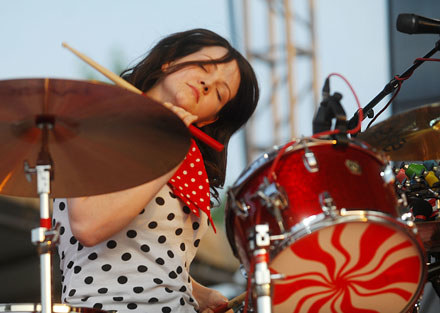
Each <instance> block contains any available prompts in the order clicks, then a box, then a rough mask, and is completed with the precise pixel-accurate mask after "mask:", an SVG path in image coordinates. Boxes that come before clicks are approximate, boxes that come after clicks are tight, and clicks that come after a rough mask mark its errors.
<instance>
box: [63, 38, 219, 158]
mask: <svg viewBox="0 0 440 313" xmlns="http://www.w3.org/2000/svg"><path fill="white" fill-rule="evenodd" d="M62 46H63V47H64V48H67V49H68V50H70V51H71V52H72V53H73V54H75V55H76V56H77V57H79V58H80V59H81V60H83V61H84V62H86V63H87V64H89V65H90V66H91V67H93V68H94V69H96V70H98V72H100V73H101V74H103V75H104V76H105V77H107V78H108V79H110V80H111V81H112V82H114V83H115V84H116V85H118V86H119V87H122V88H125V89H127V90H130V91H132V92H134V93H137V94H140V95H144V93H143V92H142V91H141V90H139V89H137V88H136V87H135V86H133V85H132V84H130V83H129V82H127V81H126V80H125V79H123V78H122V77H120V76H118V75H116V74H115V73H113V72H112V71H110V70H108V69H106V68H105V67H103V66H102V65H99V64H98V63H96V62H95V61H93V60H92V59H90V58H89V57H88V56H86V55H84V54H82V53H81V52H79V51H78V50H76V49H74V48H72V47H71V46H69V45H68V44H67V43H65V42H63V43H62ZM188 129H189V131H190V133H191V134H192V135H193V136H194V137H197V138H198V139H200V140H201V141H203V142H204V143H206V144H207V145H208V146H210V147H211V148H213V149H214V150H216V151H222V150H223V148H224V145H222V144H221V143H220V142H218V141H217V140H215V139H214V138H212V137H210V136H208V135H207V134H205V133H204V132H202V131H201V130H200V129H198V128H197V127H195V126H194V125H189V127H188Z"/></svg>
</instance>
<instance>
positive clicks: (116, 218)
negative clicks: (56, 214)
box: [67, 164, 180, 246]
mask: <svg viewBox="0 0 440 313" xmlns="http://www.w3.org/2000/svg"><path fill="white" fill-rule="evenodd" d="M179 166H180V164H179V165H178V166H177V167H175V168H174V169H172V170H171V171H169V172H168V173H166V174H164V175H162V176H161V177H159V178H156V179H155V180H153V181H150V182H147V183H145V184H142V185H140V186H136V187H134V188H130V189H126V190H121V191H117V192H113V193H109V194H103V195H97V196H90V197H81V198H71V199H67V205H68V212H69V221H70V227H71V229H72V233H73V235H74V236H75V238H76V239H78V240H79V241H80V242H81V244H83V245H84V246H93V245H96V244H98V243H100V242H102V241H104V240H106V239H108V238H109V237H111V236H112V235H114V234H116V233H117V232H119V231H120V230H121V229H123V228H124V227H125V226H127V225H128V224H129V223H130V222H131V221H132V220H133V219H134V218H135V217H136V216H137V215H138V214H139V213H140V212H141V210H142V209H143V208H144V207H145V206H146V205H147V204H148V202H150V201H151V200H152V199H153V198H154V196H155V195H156V194H157V193H158V192H159V190H160V189H161V188H162V187H163V186H164V185H165V184H166V183H167V182H168V181H169V179H170V178H171V177H172V176H173V174H174V173H175V171H176V170H177V169H178V167H179Z"/></svg>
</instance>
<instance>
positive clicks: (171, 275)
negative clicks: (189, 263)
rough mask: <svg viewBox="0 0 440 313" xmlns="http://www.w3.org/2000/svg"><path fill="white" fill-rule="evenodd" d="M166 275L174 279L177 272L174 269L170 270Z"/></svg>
mask: <svg viewBox="0 0 440 313" xmlns="http://www.w3.org/2000/svg"><path fill="white" fill-rule="evenodd" d="M168 277H169V278H171V279H176V278H177V274H176V272H175V271H171V272H169V273H168Z"/></svg>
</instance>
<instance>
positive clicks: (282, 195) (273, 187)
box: [257, 177, 289, 233]
mask: <svg viewBox="0 0 440 313" xmlns="http://www.w3.org/2000/svg"><path fill="white" fill-rule="evenodd" d="M257 196H259V197H260V198H261V200H262V201H261V204H262V205H263V206H265V207H267V208H270V209H272V213H273V215H274V216H275V219H276V220H277V223H278V227H279V228H280V231H281V233H284V232H285V227H284V220H283V217H282V216H281V211H282V210H284V209H285V208H287V206H288V205H289V201H288V197H287V193H286V191H285V190H284V188H283V187H282V186H280V185H279V184H277V183H276V182H272V183H269V180H268V179H267V177H264V179H263V183H262V184H261V185H260V188H259V189H258V191H257Z"/></svg>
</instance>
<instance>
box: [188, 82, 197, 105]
mask: <svg viewBox="0 0 440 313" xmlns="http://www.w3.org/2000/svg"><path fill="white" fill-rule="evenodd" d="M187 85H188V86H189V87H190V88H191V89H192V90H193V92H194V97H196V102H197V103H198V102H199V98H200V93H199V91H198V90H197V88H196V87H194V86H192V85H190V84H187Z"/></svg>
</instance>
